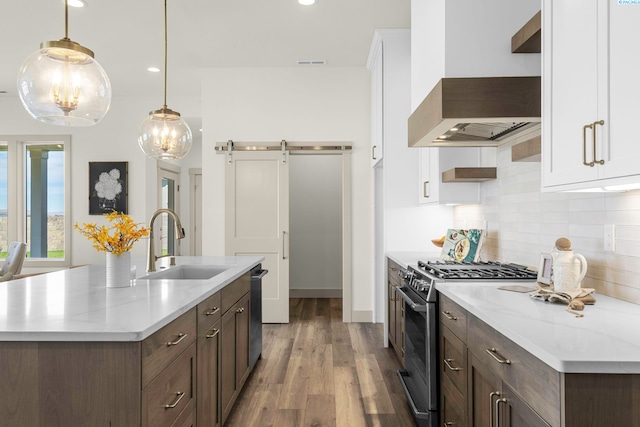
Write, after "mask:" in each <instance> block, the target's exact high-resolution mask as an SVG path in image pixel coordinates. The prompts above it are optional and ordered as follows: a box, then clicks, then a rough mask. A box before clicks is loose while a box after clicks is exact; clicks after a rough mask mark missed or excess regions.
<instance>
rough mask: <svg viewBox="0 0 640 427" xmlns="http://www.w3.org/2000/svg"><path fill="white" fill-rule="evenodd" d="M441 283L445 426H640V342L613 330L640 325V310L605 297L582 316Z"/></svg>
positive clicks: (492, 289) (523, 298) (629, 331)
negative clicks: (638, 394)
mask: <svg viewBox="0 0 640 427" xmlns="http://www.w3.org/2000/svg"><path fill="white" fill-rule="evenodd" d="M437 287H438V289H439V302H440V310H441V315H440V343H441V344H440V352H441V353H440V355H441V375H440V377H441V378H440V382H441V407H440V416H441V425H456V426H460V425H462V426H465V425H466V426H491V427H494V426H500V427H504V426H530V427H543V426H558V427H560V426H564V427H578V426H601V425H629V426H631V425H637V420H638V419H640V401H639V397H638V396H637V394H634V393H633V392H631V390H635V389H637V387H638V384H640V354H639V353H638V350H637V346H638V345H640V343H638V341H637V340H636V338H637V337H635V335H637V332H634V331H633V327H632V326H629V327H628V328H625V327H619V328H618V329H623V330H613V329H611V326H610V325H611V324H612V322H613V323H615V324H617V325H620V324H621V323H622V324H629V325H634V324H635V322H636V321H637V319H638V318H639V317H640V308H639V307H638V306H636V305H634V304H630V303H626V302H624V301H617V300H614V299H613V298H608V297H606V296H601V295H598V296H597V300H598V301H597V302H596V305H595V306H587V308H585V312H584V316H585V317H583V318H579V319H576V318H575V317H573V316H571V315H570V314H569V313H567V312H566V311H565V310H564V307H563V306H562V305H557V304H550V303H544V302H540V301H535V300H532V299H531V298H530V297H529V296H528V295H527V294H526V293H525V294H522V293H515V292H508V291H503V290H499V289H497V288H498V285H478V284H472V285H464V284H457V285H437ZM598 304H600V306H599V305H598ZM603 316H604V317H603ZM608 316H612V317H614V316H615V317H617V320H614V319H613V318H611V319H609V318H608ZM447 423H449V424H447ZM451 423H455V424H451Z"/></svg>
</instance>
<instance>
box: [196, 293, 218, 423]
mask: <svg viewBox="0 0 640 427" xmlns="http://www.w3.org/2000/svg"><path fill="white" fill-rule="evenodd" d="M220 311H221V306H220V292H216V293H215V294H213V295H212V296H211V297H209V298H207V300H205V301H204V302H202V303H200V304H198V359H197V361H198V367H197V368H196V371H197V372H198V381H197V382H196V384H197V402H198V403H197V420H198V425H200V426H201V427H218V426H220V423H221V417H220V414H221V412H220V403H219V401H218V400H219V396H220V393H219V391H218V390H219V388H220V382H219V378H220V317H221V316H220Z"/></svg>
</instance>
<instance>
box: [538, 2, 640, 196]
mask: <svg viewBox="0 0 640 427" xmlns="http://www.w3.org/2000/svg"><path fill="white" fill-rule="evenodd" d="M542 11H543V23H542V32H543V38H542V39H543V48H542V54H543V74H542V77H543V80H542V87H543V121H542V123H543V133H542V135H543V138H542V144H543V145H542V150H543V151H542V167H543V169H542V187H543V190H545V191H566V190H586V189H596V190H597V189H600V188H611V189H615V188H625V187H629V188H633V187H634V184H635V186H640V168H639V167H638V160H637V159H638V157H639V156H640V143H639V141H638V137H637V132H636V131H635V128H636V122H637V120H638V118H640V103H638V102H637V100H638V99H639V98H640V84H638V82H637V79H638V77H637V76H638V73H639V72H640V58H639V56H638V55H635V54H632V53H631V52H634V51H635V50H636V40H637V39H638V37H640V25H638V23H640V5H633V4H618V0H581V1H580V2H576V1H569V0H544V1H543V9H542Z"/></svg>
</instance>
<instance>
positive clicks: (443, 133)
mask: <svg viewBox="0 0 640 427" xmlns="http://www.w3.org/2000/svg"><path fill="white" fill-rule="evenodd" d="M541 16H542V14H541V12H538V13H536V14H535V15H534V16H533V17H532V18H531V19H529V21H528V22H527V23H525V24H524V25H523V26H522V27H521V28H520V29H519V30H518V32H516V33H515V34H514V35H513V37H511V53H515V54H521V53H524V54H527V53H540V51H541V44H540V40H541V33H542V31H541V28H542V17H541ZM541 104H542V102H541V87H540V77H539V76H534V77H473V78H443V79H442V80H440V81H439V82H438V84H436V86H435V87H434V88H433V90H432V91H431V92H430V93H429V95H427V97H426V98H425V99H424V101H422V103H421V104H420V105H419V106H418V108H416V110H415V111H414V113H413V114H412V115H411V117H409V147H494V146H498V145H500V144H504V143H506V142H509V141H511V140H513V139H515V138H520V137H522V139H524V140H533V139H535V138H536V137H537V136H538V135H540V113H541V111H542V105H541ZM537 141H538V145H539V141H540V138H537ZM527 149H528V150H529V151H530V150H531V147H528V148H527Z"/></svg>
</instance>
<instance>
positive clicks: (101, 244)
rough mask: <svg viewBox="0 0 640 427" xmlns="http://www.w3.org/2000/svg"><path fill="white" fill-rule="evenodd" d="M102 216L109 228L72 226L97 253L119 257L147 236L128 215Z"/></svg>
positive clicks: (76, 224)
mask: <svg viewBox="0 0 640 427" xmlns="http://www.w3.org/2000/svg"><path fill="white" fill-rule="evenodd" d="M104 216H105V218H107V219H108V220H109V226H106V225H102V226H98V225H96V224H93V223H87V224H83V225H82V226H79V225H78V223H75V224H74V226H73V228H75V229H76V230H78V231H80V234H82V235H83V236H85V237H86V238H87V239H89V240H90V241H91V242H93V247H94V248H96V249H97V250H99V251H102V252H110V253H112V254H114V255H121V254H123V253H125V252H128V251H129V250H131V248H132V247H133V244H134V243H135V242H136V241H138V240H139V239H140V238H141V237H145V236H148V235H149V230H148V229H147V228H145V227H144V226H139V225H138V224H137V223H135V222H134V221H133V219H131V217H130V216H129V215H126V214H123V213H118V212H116V211H113V212H111V213H109V214H105V215H104Z"/></svg>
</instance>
